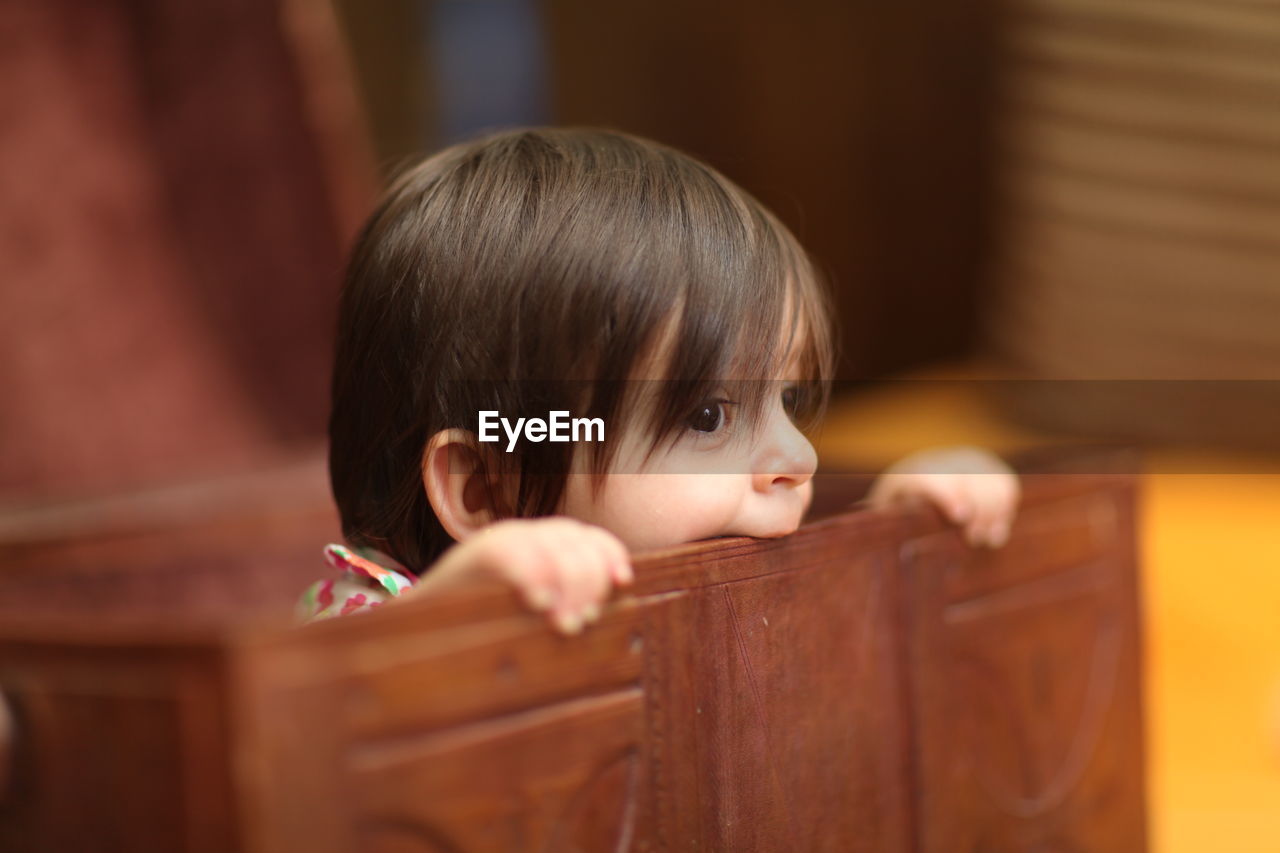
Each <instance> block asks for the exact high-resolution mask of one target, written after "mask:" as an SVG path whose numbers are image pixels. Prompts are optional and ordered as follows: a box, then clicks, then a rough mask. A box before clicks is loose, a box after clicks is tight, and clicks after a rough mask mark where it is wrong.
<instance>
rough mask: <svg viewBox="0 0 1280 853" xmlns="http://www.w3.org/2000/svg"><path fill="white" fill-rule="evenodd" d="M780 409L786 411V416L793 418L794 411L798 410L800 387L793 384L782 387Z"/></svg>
mask: <svg viewBox="0 0 1280 853" xmlns="http://www.w3.org/2000/svg"><path fill="white" fill-rule="evenodd" d="M782 410H783V411H784V412H786V413H787V417H789V418H791V419H792V420H795V417H796V412H798V411H799V410H800V389H799V388H797V387H796V386H794V385H788V386H787V387H786V388H783V389H782Z"/></svg>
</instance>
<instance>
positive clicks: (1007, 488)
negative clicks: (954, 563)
mask: <svg viewBox="0 0 1280 853" xmlns="http://www.w3.org/2000/svg"><path fill="white" fill-rule="evenodd" d="M1020 494H1021V488H1020V487H1019V485H1018V475H1017V474H1015V473H1014V472H1013V469H1012V468H1010V467H1009V466H1008V465H1006V464H1005V463H1004V462H1002V461H1001V460H1000V459H998V458H997V457H995V456H994V455H992V454H991V453H988V452H987V451H985V450H980V449H978V448H976V447H944V448H937V449H934V450H924V451H921V452H919V453H913V454H911V455H910V456H907V457H905V458H904V459H901V460H899V461H898V462H896V463H894V464H893V465H892V466H890V467H889V469H888V470H886V471H885V472H884V473H883V474H881V475H880V477H879V478H878V479H877V480H876V482H875V484H874V485H873V486H872V487H871V494H870V496H869V499H870V501H871V504H872V506H888V505H890V504H895V503H903V502H908V503H909V502H913V501H918V500H921V499H923V500H928V501H930V502H932V503H933V504H934V505H936V506H937V507H938V508H939V509H940V510H942V513H943V514H944V515H945V516H946V517H947V518H949V519H951V520H952V521H954V522H955V523H956V524H959V525H961V526H963V527H964V533H965V538H966V539H967V540H968V542H969V544H970V545H988V546H990V547H992V548H998V547H1000V546H1001V545H1003V544H1004V543H1005V542H1007V541H1008V539H1009V528H1010V527H1011V526H1012V525H1013V517H1014V515H1015V514H1016V513H1017V511H1018V498H1019V495H1020Z"/></svg>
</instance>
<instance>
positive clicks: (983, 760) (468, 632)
mask: <svg viewBox="0 0 1280 853" xmlns="http://www.w3.org/2000/svg"><path fill="white" fill-rule="evenodd" d="M1087 468H1088V470H1092V471H1095V472H1098V471H1101V470H1103V469H1101V468H1099V467H1098V466H1096V465H1090V466H1087ZM1064 470H1065V469H1064ZM1025 482H1026V503H1025V506H1024V508H1023V511H1022V514H1021V515H1020V518H1019V523H1018V526H1017V528H1016V530H1015V533H1014V537H1013V540H1012V541H1011V542H1010V544H1009V546H1008V547H1007V548H1006V549H1004V550H1002V551H1000V552H987V551H982V552H978V551H973V550H970V549H968V548H966V547H964V546H963V545H962V544H961V540H960V538H959V536H958V535H957V533H956V532H955V531H954V530H952V529H950V528H949V527H947V526H945V525H944V524H943V523H942V521H941V519H940V517H939V516H938V515H937V514H936V513H935V512H934V511H932V510H898V511H892V512H871V511H869V510H865V509H857V508H855V509H854V510H852V511H849V510H845V511H841V512H837V513H836V514H834V515H826V516H824V517H815V518H814V519H813V520H811V521H810V522H808V523H806V525H805V526H803V527H802V528H801V530H800V531H798V532H797V533H796V534H794V535H792V536H790V537H787V538H785V539H781V540H772V541H761V540H745V539H724V540H714V541H710V542H705V543H695V544H693V545H690V546H683V547H680V548H675V549H671V550H668V551H663V552H657V553H654V554H652V555H649V556H646V557H644V558H642V559H641V560H639V561H638V563H637V580H636V583H635V585H634V586H633V587H632V588H631V589H629V590H628V591H627V593H626V594H625V595H621V596H618V597H615V598H614V599H613V600H612V601H611V602H610V604H609V606H608V608H607V609H606V612H605V615H604V616H603V617H602V619H601V621H600V622H599V623H597V624H596V625H595V626H593V627H592V628H591V629H590V630H588V632H587V633H586V634H584V635H582V636H579V637H562V636H559V635H557V634H555V633H553V632H552V631H551V630H550V629H549V627H548V626H547V625H546V623H545V621H544V620H543V619H542V618H541V617H539V616H537V615H534V614H531V613H528V612H526V611H525V610H524V609H523V608H522V606H521V604H520V602H519V600H518V599H517V597H516V596H515V594H514V593H512V592H511V591H510V590H508V589H506V588H504V587H501V586H500V585H497V584H492V583H482V582H478V583H477V584H475V585H473V586H464V587H459V588H456V589H453V590H450V591H448V592H442V593H440V594H439V595H438V596H437V597H435V598H421V599H411V600H406V601H404V602H402V603H398V604H397V605H395V606H393V607H386V608H381V609H379V610H377V611H373V612H371V613H368V614H361V615H356V616H352V617H348V618H341V619H335V620H329V621H326V622H321V623H316V624H312V625H307V626H303V627H292V626H290V625H289V624H288V623H287V620H286V619H285V618H284V616H283V613H282V612H279V615H277V616H270V615H264V614H263V613H261V612H259V613H257V614H256V615H255V614H247V615H244V616H237V615H236V614H235V613H234V611H231V610H227V611H224V612H223V613H222V614H221V616H220V617H210V616H209V614H206V617H207V618H204V619H198V620H194V621H192V620H184V617H183V614H182V612H181V610H180V609H173V610H171V611H170V612H168V613H167V614H163V613H159V612H148V613H143V612H140V611H136V610H135V611H133V612H132V614H131V615H129V616H126V617H122V618H116V619H107V620H97V621H95V620H88V621H86V619H85V617H84V613H83V611H82V610H77V609H75V608H73V609H71V610H69V611H68V612H66V613H64V614H62V615H59V614H57V613H50V612H47V613H42V614H34V615H30V616H28V617H27V618H19V617H18V616H16V615H15V616H13V617H11V618H8V619H6V620H5V621H4V622H3V623H0V693H2V694H3V695H4V697H5V699H6V701H7V702H8V703H9V705H10V706H11V707H12V708H13V711H14V718H15V726H14V733H13V737H12V739H11V745H12V747H13V760H12V762H11V764H10V766H9V768H8V775H9V786H8V791H7V793H6V795H5V800H4V801H2V802H0V844H3V845H5V849H15V850H36V849H48V848H44V847H40V846H39V845H40V844H41V843H43V842H44V840H45V839H56V840H57V841H58V842H59V843H60V844H65V845H71V846H69V847H67V848H66V849H76V850H82V851H97V850H129V851H149V850H192V851H196V850H219V851H238V850H244V851H253V853H290V851H296V850H308V851H316V853H328V851H333V853H337V851H355V850H359V851H383V852H384V853H406V851H427V850H432V851H485V850H548V851H576V850H582V851H588V850H633V851H642V850H643V851H658V850H695V849H697V850H782V849H800V850H832V851H836V850H840V851H844V850H868V851H916V850H921V851H933V850H948V851H952V850H973V851H977V850H1009V851H1015V850H1026V849H1039V848H1037V845H1041V846H1042V847H1043V848H1044V849H1063V850H1111V849H1114V850H1125V851H1130V850H1141V849H1143V848H1144V845H1145V836H1144V829H1143V827H1144V821H1145V806H1144V800H1143V777H1142V738H1141V735H1142V726H1141V703H1140V697H1139V696H1138V667H1139V662H1140V649H1139V648H1138V646H1137V627H1138V621H1137V608H1136V588H1135V579H1134V578H1135V555H1134V552H1133V541H1134V540H1133V500H1134V490H1133V485H1134V484H1133V482H1132V479H1131V477H1129V476H1126V475H1119V474H1116V475H1111V474H1105V473H1092V474H1068V473H1054V474H1049V473H1044V474H1040V475H1035V476H1030V475H1029V476H1027V477H1026V479H1025ZM864 486H865V478H860V477H852V478H848V479H842V478H826V479H825V480H824V486H823V488H824V489H828V490H832V492H831V493H830V494H828V495H826V496H825V497H824V498H823V500H822V504H823V505H824V506H828V507H830V506H839V505H841V504H842V503H844V504H845V505H846V506H847V499H849V498H854V497H857V496H859V495H861V494H862V492H863V490H864ZM841 489H843V490H844V491H843V497H844V498H845V500H844V501H842V500H841V494H840V490H841ZM50 571H51V572H53V573H56V572H57V568H56V564H53V565H52V567H51V568H50ZM174 577H180V575H176V574H175V575H174ZM179 600H180V599H179ZM283 607H284V603H283V602H282V610H283ZM0 754H2V751H0Z"/></svg>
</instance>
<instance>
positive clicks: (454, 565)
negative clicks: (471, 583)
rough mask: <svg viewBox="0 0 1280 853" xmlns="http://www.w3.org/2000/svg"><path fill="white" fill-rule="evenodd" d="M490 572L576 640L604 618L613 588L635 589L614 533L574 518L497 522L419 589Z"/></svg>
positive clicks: (443, 561)
mask: <svg viewBox="0 0 1280 853" xmlns="http://www.w3.org/2000/svg"><path fill="white" fill-rule="evenodd" d="M473 572H487V573H489V574H491V575H493V576H494V577H498V578H501V579H503V580H505V581H507V582H509V583H510V584H511V585H512V586H514V587H515V588H516V589H517V590H518V591H519V592H520V595H521V597H523V598H524V600H525V603H526V604H528V605H529V607H531V608H532V609H534V610H546V611H549V613H550V616H551V621H552V622H553V623H554V624H555V626H556V628H558V629H559V630H560V631H562V632H564V633H566V634H576V633H578V632H579V631H581V630H582V627H583V625H585V624H587V623H589V622H594V621H595V620H596V619H599V618H600V605H601V603H602V602H603V601H604V599H605V598H607V597H608V595H609V589H610V586H611V585H612V584H618V585H619V586H625V585H627V584H629V583H631V581H632V579H633V577H634V575H633V574H632V571H631V556H630V554H628V553H627V549H626V546H625V545H623V544H622V542H620V541H619V540H618V538H617V537H616V536H614V535H613V534H612V533H610V532H609V531H607V530H605V529H604V528H601V527H595V526H593V525H590V524H584V523H583V522H581V521H575V520H574V519H571V518H558V517H557V518H537V519H509V520H506V521H499V522H495V523H494V524H491V525H489V526H488V527H486V528H485V529H484V530H482V531H480V532H479V533H476V534H475V535H474V536H472V537H470V538H469V539H466V540H464V541H463V542H460V543H458V544H457V545H454V546H453V547H452V548H450V549H449V550H448V551H446V552H445V554H444V556H443V557H441V558H440V561H439V562H438V563H437V564H436V565H435V566H434V567H433V568H432V569H431V570H430V571H428V572H427V573H426V574H424V575H423V578H422V581H421V582H420V583H419V586H420V587H429V586H432V585H439V582H440V581H443V580H445V579H447V578H457V577H461V576H463V575H466V574H470V573H473Z"/></svg>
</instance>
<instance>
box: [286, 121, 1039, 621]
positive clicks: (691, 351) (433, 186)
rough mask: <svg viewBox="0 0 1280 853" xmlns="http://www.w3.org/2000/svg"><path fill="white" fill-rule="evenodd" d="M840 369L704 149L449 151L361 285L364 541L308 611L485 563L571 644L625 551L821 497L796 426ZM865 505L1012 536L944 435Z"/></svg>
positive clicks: (383, 239) (344, 327)
mask: <svg viewBox="0 0 1280 853" xmlns="http://www.w3.org/2000/svg"><path fill="white" fill-rule="evenodd" d="M833 360H834V345H833V334H832V331H831V322H830V316H829V310H828V306H827V302H826V297H825V295H824V291H823V289H822V287H821V284H820V282H819V280H818V277H817V276H816V274H815V271H814V269H813V267H812V265H811V264H810V261H809V259H808V257H807V256H806V254H805V253H804V251H803V250H802V249H801V247H800V246H799V244H798V243H797V241H796V239H795V238H794V237H793V236H792V234H791V233H790V232H789V231H788V230H787V229H786V227H785V226H783V225H782V223H781V222H779V221H778V220H777V219H776V218H775V217H774V216H773V214H771V213H770V212H769V211H767V210H765V209H764V208H763V207H762V206H761V205H760V204H759V202H757V201H756V200H755V199H753V198H751V197H750V196H749V195H747V194H746V193H745V192H744V191H743V190H741V189H740V188H738V187H737V186H735V185H734V184H733V183H731V182H730V181H729V180H728V179H726V178H725V177H724V176H722V175H720V174H719V173H718V172H716V171H715V170H713V169H711V168H709V167H707V166H705V165H703V164H701V163H699V162H697V161H696V160H693V159H691V158H689V157H687V156H685V155H682V154H680V153H678V152H676V151H673V150H671V149H669V148H666V147H664V146H661V145H658V144H655V143H652V142H648V141H646V140H642V139H637V138H635V137H633V136H629V135H626V134H622V133H616V132H609V131H599V130H580V129H559V128H557V129H533V130H516V131H510V132H504V133H499V134H496V135H493V136H489V137H486V138H483V139H480V140H477V141H474V142H470V143H465V144H461V145H456V146H454V147H452V148H449V149H447V150H445V151H443V152H441V153H439V154H436V155H435V156H433V157H431V158H429V159H427V160H425V161H424V162H422V163H421V164H419V165H418V166H416V167H415V168H413V169H411V170H410V171H408V172H407V173H406V174H404V175H403V176H401V177H400V178H399V180H398V181H397V182H396V183H395V185H394V186H393V187H392V188H391V190H390V191H389V192H388V194H387V196H386V198H385V199H384V200H383V201H382V203H381V205H380V206H379V207H378V209H377V210H376V211H375V213H374V214H373V216H372V218H371V219H370V221H369V222H368V224H367V225H366V226H365V229H364V231H363V232H362V234H361V235H360V238H359V240H358V242H357V245H356V247H355V251H354V255H353V257H352V260H351V264H350V267H349V269H348V272H347V278H346V283H345V286H344V289H343V292H342V301H341V309H340V320H339V330H338V342H337V352H336V364H335V369H334V381H333V414H332V417H331V420H330V439H331V448H330V473H331V478H332V484H333V493H334V497H335V499H336V501H337V504H338V508H339V511H340V513H341V517H342V529H343V535H344V536H345V537H346V539H347V541H348V542H349V543H350V544H351V545H352V546H353V549H348V548H346V547H343V546H339V545H331V546H329V547H328V548H327V549H326V556H327V558H328V559H329V561H330V563H331V564H332V565H334V566H335V567H337V568H338V569H340V570H342V572H343V574H342V576H341V577H340V578H339V579H336V580H335V579H330V580H325V581H320V582H318V583H317V584H315V585H313V586H312V587H311V588H310V589H309V590H308V591H307V594H306V595H305V596H304V597H303V601H302V612H303V614H304V615H305V616H306V617H308V618H317V617H325V616H331V615H338V614H340V613H347V612H352V611H355V610H361V609H365V608H368V607H372V606H376V605H378V604H381V603H383V602H385V601H387V600H388V599H389V598H392V597H395V596H398V595H401V594H404V593H406V592H407V591H409V590H413V592H414V593H415V594H427V593H429V592H430V591H431V590H434V589H438V588H440V587H443V586H445V585H448V584H450V583H454V582H456V581H457V580H459V579H461V578H465V577H467V576H471V575H475V574H479V573H487V574H490V575H495V576H498V577H501V578H503V579H505V580H506V581H507V582H509V583H510V584H512V585H513V586H514V587H515V588H516V589H517V590H518V591H519V593H520V594H521V595H522V597H523V599H524V600H525V601H526V602H527V604H528V606H529V607H531V608H534V609H537V610H542V611H546V612H548V614H549V615H550V617H551V619H552V621H553V623H554V624H555V626H556V627H557V628H558V629H559V630H561V631H564V632H566V633H575V632H577V631H579V630H581V629H582V627H583V626H584V625H585V624H587V623H590V622H592V621H594V620H595V619H597V618H598V617H599V615H600V608H601V604H602V602H603V601H604V600H605V599H606V598H607V596H608V595H609V592H610V589H611V588H612V587H613V586H615V585H625V584H627V583H630V581H631V580H632V569H631V554H633V553H635V552H640V551H648V550H652V549H655V548H662V547H666V546H671V545H677V544H682V543H686V542H692V541H695V540H699V539H708V538H713V537H720V536H753V537H778V536H785V535H787V534H788V533H791V532H793V531H794V530H795V529H796V528H797V526H799V524H800V521H801V518H802V517H803V516H804V513H805V510H806V508H807V507H808V505H809V502H810V499H811V497H812V476H813V473H814V469H815V468H816V466H817V457H816V455H815V453H814V449H813V447H812V445H811V444H810V443H809V441H808V439H807V438H806V437H805V434H804V432H803V429H804V427H805V426H806V425H808V424H811V423H813V422H814V421H815V420H816V419H817V418H818V417H819V416H820V414H821V412H822V410H823V409H824V407H825V404H826V396H827V389H828V384H829V379H830V377H831V373H832V364H833ZM557 427H559V428H560V430H559V438H558V437H557ZM579 427H581V430H579ZM575 434H576V436H577V440H576V441H574V440H560V439H562V438H572V437H573V435H575ZM870 499H871V502H872V503H873V504H874V505H885V504H889V503H894V502H899V501H915V500H925V501H930V502H933V503H934V504H936V505H937V506H939V507H940V509H941V510H942V511H943V512H944V513H945V515H946V516H947V517H948V518H950V519H951V520H953V521H954V522H956V523H958V524H961V525H963V527H964V530H965V533H966V535H967V537H968V538H969V541H970V542H971V543H973V544H982V545H990V546H998V545H1000V544H1003V542H1004V541H1005V539H1006V538H1007V536H1008V534H1009V527H1010V524H1011V522H1012V518H1013V515H1014V513H1015V510H1016V505H1017V500H1018V482H1017V478H1016V477H1015V476H1014V475H1013V473H1012V472H1011V471H1010V470H1009V469H1008V467H1007V466H1005V465H1004V464H1003V463H1002V462H1000V461H999V460H998V459H996V458H995V457H993V456H991V455H990V454H988V453H985V452H984V451H980V450H977V449H973V448H956V449H949V450H933V451H926V452H924V453H920V454H916V455H914V456H911V457H908V458H907V459H904V460H902V461H901V462H899V463H897V464H896V465H894V466H892V467H891V468H890V469H889V470H888V471H886V472H885V473H884V474H882V475H881V477H880V478H879V479H878V480H877V482H876V484H875V486H874V487H873V489H872V492H871V496H870ZM415 579H416V581H415Z"/></svg>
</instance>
